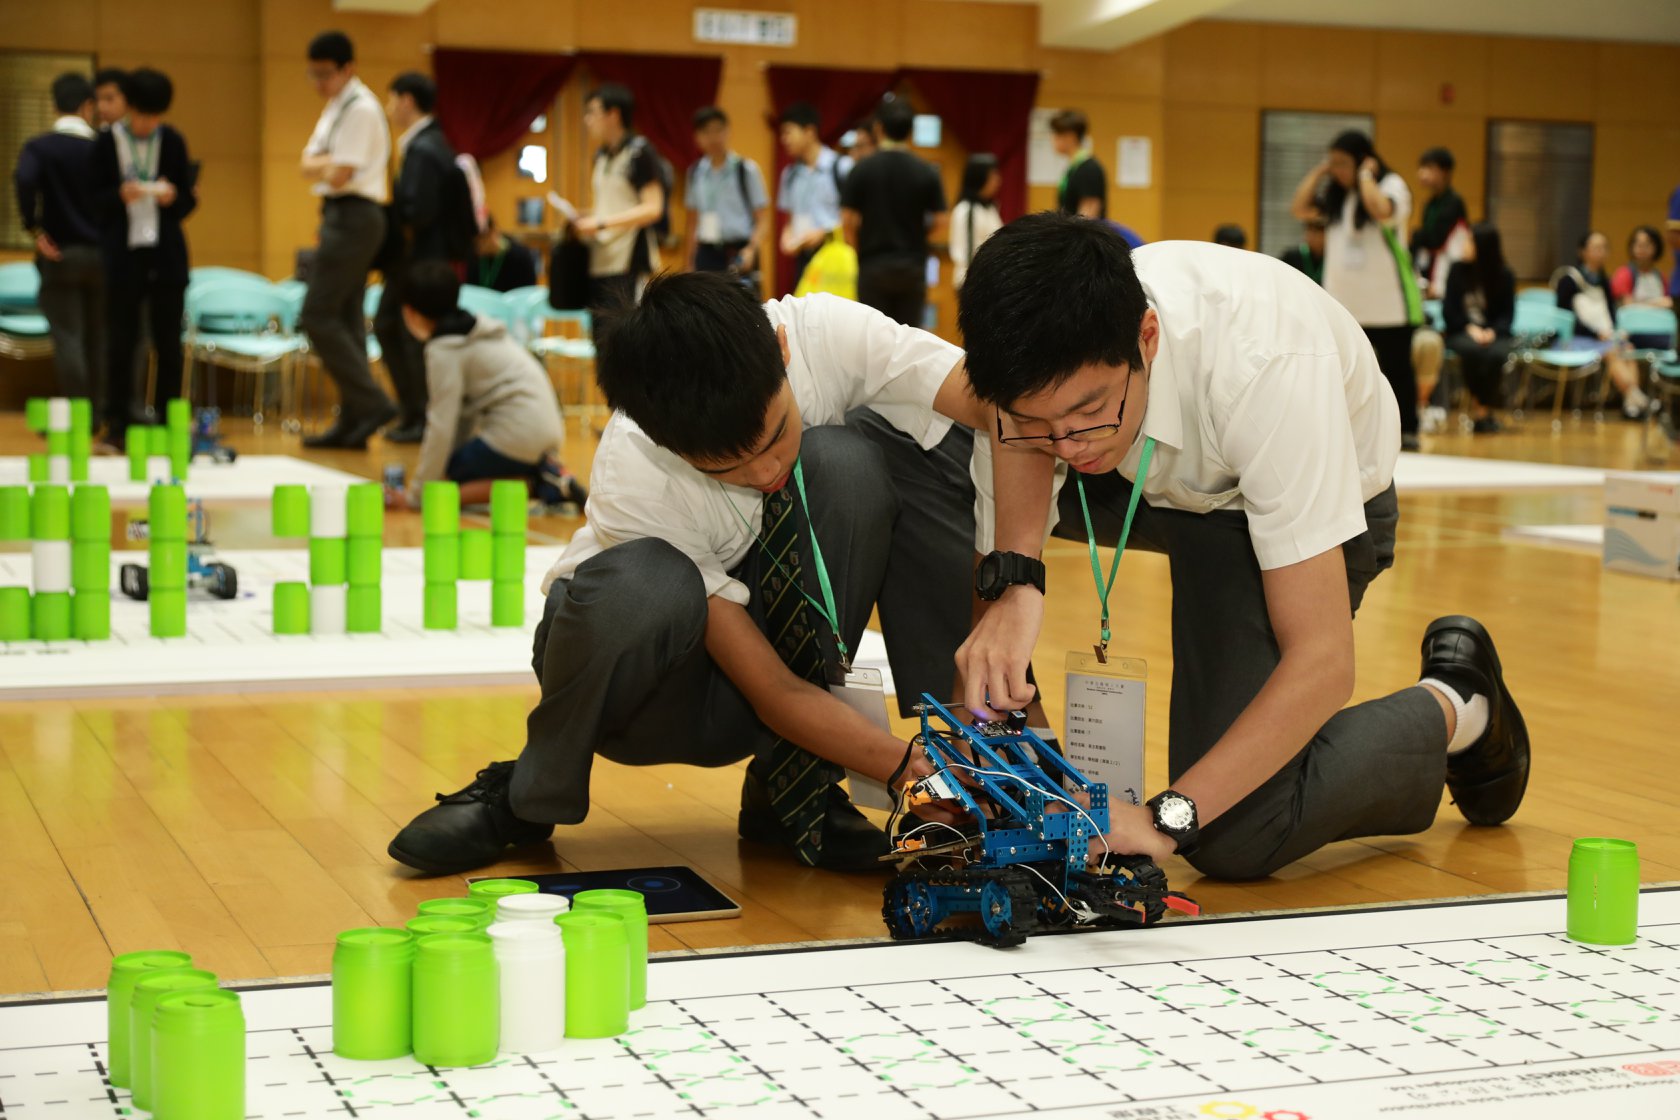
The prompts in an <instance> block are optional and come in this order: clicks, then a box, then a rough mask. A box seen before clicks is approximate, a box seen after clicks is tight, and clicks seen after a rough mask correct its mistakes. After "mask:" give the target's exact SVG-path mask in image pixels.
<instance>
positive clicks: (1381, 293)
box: [1324, 171, 1412, 327]
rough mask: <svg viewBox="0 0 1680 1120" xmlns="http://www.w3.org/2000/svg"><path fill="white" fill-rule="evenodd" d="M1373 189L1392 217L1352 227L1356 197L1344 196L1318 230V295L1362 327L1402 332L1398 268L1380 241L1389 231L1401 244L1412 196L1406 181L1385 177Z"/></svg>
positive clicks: (1407, 319) (1404, 320)
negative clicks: (1387, 204)
mask: <svg viewBox="0 0 1680 1120" xmlns="http://www.w3.org/2000/svg"><path fill="white" fill-rule="evenodd" d="M1377 189H1378V190H1380V191H1381V192H1382V193H1383V194H1385V195H1387V196H1388V198H1389V200H1390V201H1392V202H1393V203H1394V212H1393V213H1392V214H1390V215H1389V216H1388V217H1387V218H1384V219H1381V220H1378V219H1377V218H1376V217H1375V216H1372V217H1370V218H1367V219H1366V221H1365V224H1364V225H1363V226H1360V227H1357V228H1356V227H1355V226H1354V223H1353V215H1354V207H1355V206H1356V205H1357V204H1358V201H1359V191H1358V188H1357V187H1355V188H1354V189H1352V190H1349V191H1348V193H1347V198H1346V199H1345V200H1344V201H1343V202H1342V213H1341V215H1340V217H1339V218H1337V220H1335V221H1332V222H1331V223H1330V224H1329V225H1328V226H1326V227H1325V229H1324V290H1325V291H1327V292H1329V293H1330V294H1331V295H1333V296H1335V297H1336V299H1338V300H1340V301H1341V304H1342V306H1343V307H1345V308H1347V309H1348V311H1349V312H1351V313H1352V315H1353V317H1354V319H1356V320H1357V321H1358V322H1359V325H1360V326H1362V327H1404V326H1407V325H1408V324H1409V323H1410V321H1411V320H1410V317H1409V316H1408V314H1407V311H1406V293H1405V290H1404V289H1403V288H1402V287H1401V272H1400V270H1401V268H1403V267H1409V265H1402V264H1401V262H1400V261H1398V260H1397V259H1396V258H1395V255H1394V252H1393V250H1392V249H1390V248H1389V245H1388V239H1387V238H1386V237H1384V236H1383V227H1385V226H1386V227H1387V228H1388V229H1390V230H1392V231H1393V233H1394V236H1395V242H1396V244H1401V245H1403V244H1405V241H1406V223H1407V222H1408V221H1409V220H1410V219H1411V216H1412V192H1411V191H1410V190H1408V189H1407V188H1406V180H1404V179H1402V178H1400V176H1398V175H1396V174H1395V173H1394V172H1392V171H1390V172H1389V173H1388V174H1387V175H1384V176H1383V177H1382V179H1381V180H1379V181H1378V183H1377Z"/></svg>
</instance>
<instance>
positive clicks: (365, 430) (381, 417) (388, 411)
mask: <svg viewBox="0 0 1680 1120" xmlns="http://www.w3.org/2000/svg"><path fill="white" fill-rule="evenodd" d="M396 415H397V410H396V407H395V406H394V405H386V406H385V407H384V408H382V409H380V410H379V411H378V412H375V413H373V414H371V415H369V416H364V417H362V418H361V419H360V420H350V419H346V418H345V417H343V416H340V417H339V418H338V423H336V424H334V425H333V426H332V427H330V428H328V429H327V430H326V431H324V432H322V433H321V434H320V435H315V436H305V437H304V440H303V445H304V446H305V447H312V448H342V449H344V450H346V451H361V450H363V449H365V448H366V447H367V441H368V437H370V436H372V435H373V433H375V432H377V431H378V430H379V429H381V428H383V427H384V426H385V425H387V424H389V423H390V422H391V421H392V420H393V419H395V418H396Z"/></svg>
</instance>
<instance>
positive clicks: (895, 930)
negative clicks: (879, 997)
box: [881, 694, 1200, 948]
mask: <svg viewBox="0 0 1680 1120" xmlns="http://www.w3.org/2000/svg"><path fill="white" fill-rule="evenodd" d="M918 709H919V711H920V712H921V717H922V731H921V734H920V735H919V736H917V738H916V745H919V746H921V747H923V748H924V749H925V750H926V752H927V757H928V759H929V761H930V762H932V763H933V765H934V767H935V772H934V773H932V774H930V775H928V776H927V777H925V778H922V779H920V780H919V781H916V782H913V783H910V784H909V785H907V786H906V787H905V788H904V790H903V792H902V795H901V797H900V800H899V804H898V807H897V809H895V811H894V820H893V822H892V823H893V824H896V823H897V822H898V820H900V819H901V818H902V817H903V815H904V813H905V812H906V811H907V810H908V809H910V808H911V807H913V806H916V805H920V804H927V803H930V802H934V801H943V802H956V803H959V804H961V805H962V806H963V807H964V808H966V809H967V810H968V812H969V815H970V818H971V822H972V823H970V824H969V825H968V826H967V827H964V828H958V827H957V826H954V825H948V824H944V823H941V822H931V821H930V822H923V823H921V824H918V825H916V826H915V827H914V828H910V829H907V830H905V831H901V832H897V833H896V835H895V836H894V842H893V851H892V852H891V853H889V854H888V855H886V856H883V857H882V858H883V860H885V861H887V862H892V863H896V864H897V865H898V869H899V873H898V875H897V876H895V877H894V878H893V879H892V881H891V882H889V883H888V884H887V885H886V888H885V890H884V892H883V903H882V906H881V916H882V917H883V918H885V919H886V923H887V929H888V930H889V931H890V932H891V933H892V936H893V937H894V938H896V939H898V940H901V941H903V940H914V939H917V938H924V937H930V936H933V935H934V934H935V933H936V932H942V931H941V930H940V926H941V925H942V924H943V923H944V922H946V921H947V919H950V918H954V917H957V916H959V915H967V914H973V915H977V916H978V918H979V924H978V926H977V927H975V928H974V931H973V932H974V935H975V936H976V938H977V939H978V940H980V941H982V942H983V943H986V944H989V945H995V946H997V947H999V948H1007V947H1010V946H1013V945H1019V944H1021V943H1022V942H1023V941H1025V940H1026V938H1027V935H1028V934H1030V933H1035V932H1037V931H1039V930H1048V929H1068V928H1078V927H1085V928H1116V927H1126V926H1146V925H1152V924H1154V923H1155V922H1158V921H1160V920H1161V918H1162V916H1163V915H1164V914H1165V913H1166V911H1167V910H1168V909H1173V910H1177V911H1180V912H1182V913H1186V914H1196V913H1200V908H1199V907H1197V905H1196V904H1195V903H1194V902H1192V901H1191V900H1190V899H1188V898H1186V897H1185V896H1183V895H1181V894H1178V893H1177V892H1175V891H1171V890H1168V889H1167V877H1166V875H1165V874H1164V873H1163V872H1162V871H1161V869H1160V868H1159V867H1157V866H1156V865H1155V864H1154V863H1153V862H1152V861H1150V860H1148V859H1146V858H1143V857H1141V856H1118V855H1113V854H1110V853H1108V852H1107V851H1106V850H1104V849H1105V842H1104V840H1103V838H1102V837H1103V834H1104V833H1105V832H1107V831H1108V823H1109V822H1108V786H1107V785H1106V784H1105V783H1102V782H1093V781H1091V780H1090V779H1088V778H1087V777H1085V775H1084V774H1081V773H1080V772H1079V770H1078V769H1076V768H1075V767H1074V766H1073V765H1072V764H1071V763H1069V762H1068V761H1067V759H1065V758H1063V757H1062V756H1061V755H1060V754H1059V753H1058V752H1057V751H1056V750H1055V748H1053V747H1051V746H1050V745H1049V744H1048V743H1046V742H1045V741H1044V740H1043V739H1040V738H1039V737H1038V736H1037V735H1034V734H1033V733H1032V731H1030V730H1028V728H1027V726H1026V715H1025V714H1024V713H1021V712H1014V713H1011V714H1010V716H1009V717H1008V718H1007V719H1006V720H1004V721H1000V722H994V723H976V724H973V725H969V724H965V723H963V722H962V721H961V720H959V719H958V718H957V717H956V716H955V715H953V714H952V713H951V711H950V710H949V709H947V708H946V707H945V706H944V705H942V704H940V703H939V702H938V701H937V700H935V699H934V698H933V697H932V696H928V695H926V694H924V695H923V697H922V703H921V704H920V705H919V706H918ZM892 831H893V830H892V828H890V827H889V833H891V832H892ZM1093 845H1095V846H1096V850H1097V853H1098V854H1100V855H1101V856H1102V858H1101V859H1100V860H1099V861H1097V862H1096V863H1095V864H1094V865H1092V863H1091V860H1090V857H1091V855H1092V849H1093Z"/></svg>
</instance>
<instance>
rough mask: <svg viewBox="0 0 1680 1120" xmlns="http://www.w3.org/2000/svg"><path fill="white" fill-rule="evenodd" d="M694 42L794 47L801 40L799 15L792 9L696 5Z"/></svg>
mask: <svg viewBox="0 0 1680 1120" xmlns="http://www.w3.org/2000/svg"><path fill="white" fill-rule="evenodd" d="M694 41H695V42H697V43H739V44H741V45H743V46H749V47H791V46H794V45H796V44H797V43H798V42H799V17H798V16H796V15H793V14H792V13H789V12H743V11H735V10H732V9H728V8H696V9H695V10H694Z"/></svg>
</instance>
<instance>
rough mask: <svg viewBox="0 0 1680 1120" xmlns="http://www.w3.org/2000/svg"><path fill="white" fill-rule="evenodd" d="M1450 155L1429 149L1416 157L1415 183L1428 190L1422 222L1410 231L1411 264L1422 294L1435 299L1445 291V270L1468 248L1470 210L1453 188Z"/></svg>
mask: <svg viewBox="0 0 1680 1120" xmlns="http://www.w3.org/2000/svg"><path fill="white" fill-rule="evenodd" d="M1455 166H1457V163H1456V161H1455V160H1454V159H1453V154H1452V153H1451V152H1449V151H1448V150H1447V149H1445V148H1430V149H1429V150H1428V151H1426V152H1424V153H1423V155H1421V156H1419V157H1418V173H1417V174H1418V183H1419V184H1420V185H1421V186H1422V187H1423V189H1424V190H1426V191H1428V192H1429V201H1428V202H1426V203H1424V206H1423V224H1422V225H1420V226H1418V228H1417V229H1415V230H1413V231H1412V243H1411V250H1412V263H1413V264H1414V265H1415V266H1416V267H1417V272H1418V277H1419V279H1420V280H1421V281H1422V283H1423V290H1424V295H1426V296H1428V297H1430V298H1432V299H1439V298H1440V297H1441V295H1442V293H1443V292H1445V291H1446V285H1447V270H1448V269H1450V268H1451V267H1452V264H1453V262H1454V261H1456V260H1460V259H1462V257H1461V252H1462V250H1463V249H1468V248H1469V240H1470V212H1469V211H1468V210H1466V209H1465V208H1464V199H1463V198H1462V197H1460V196H1459V193H1458V192H1457V191H1455V190H1453V185H1452V177H1453V168H1454V167H1455Z"/></svg>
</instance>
